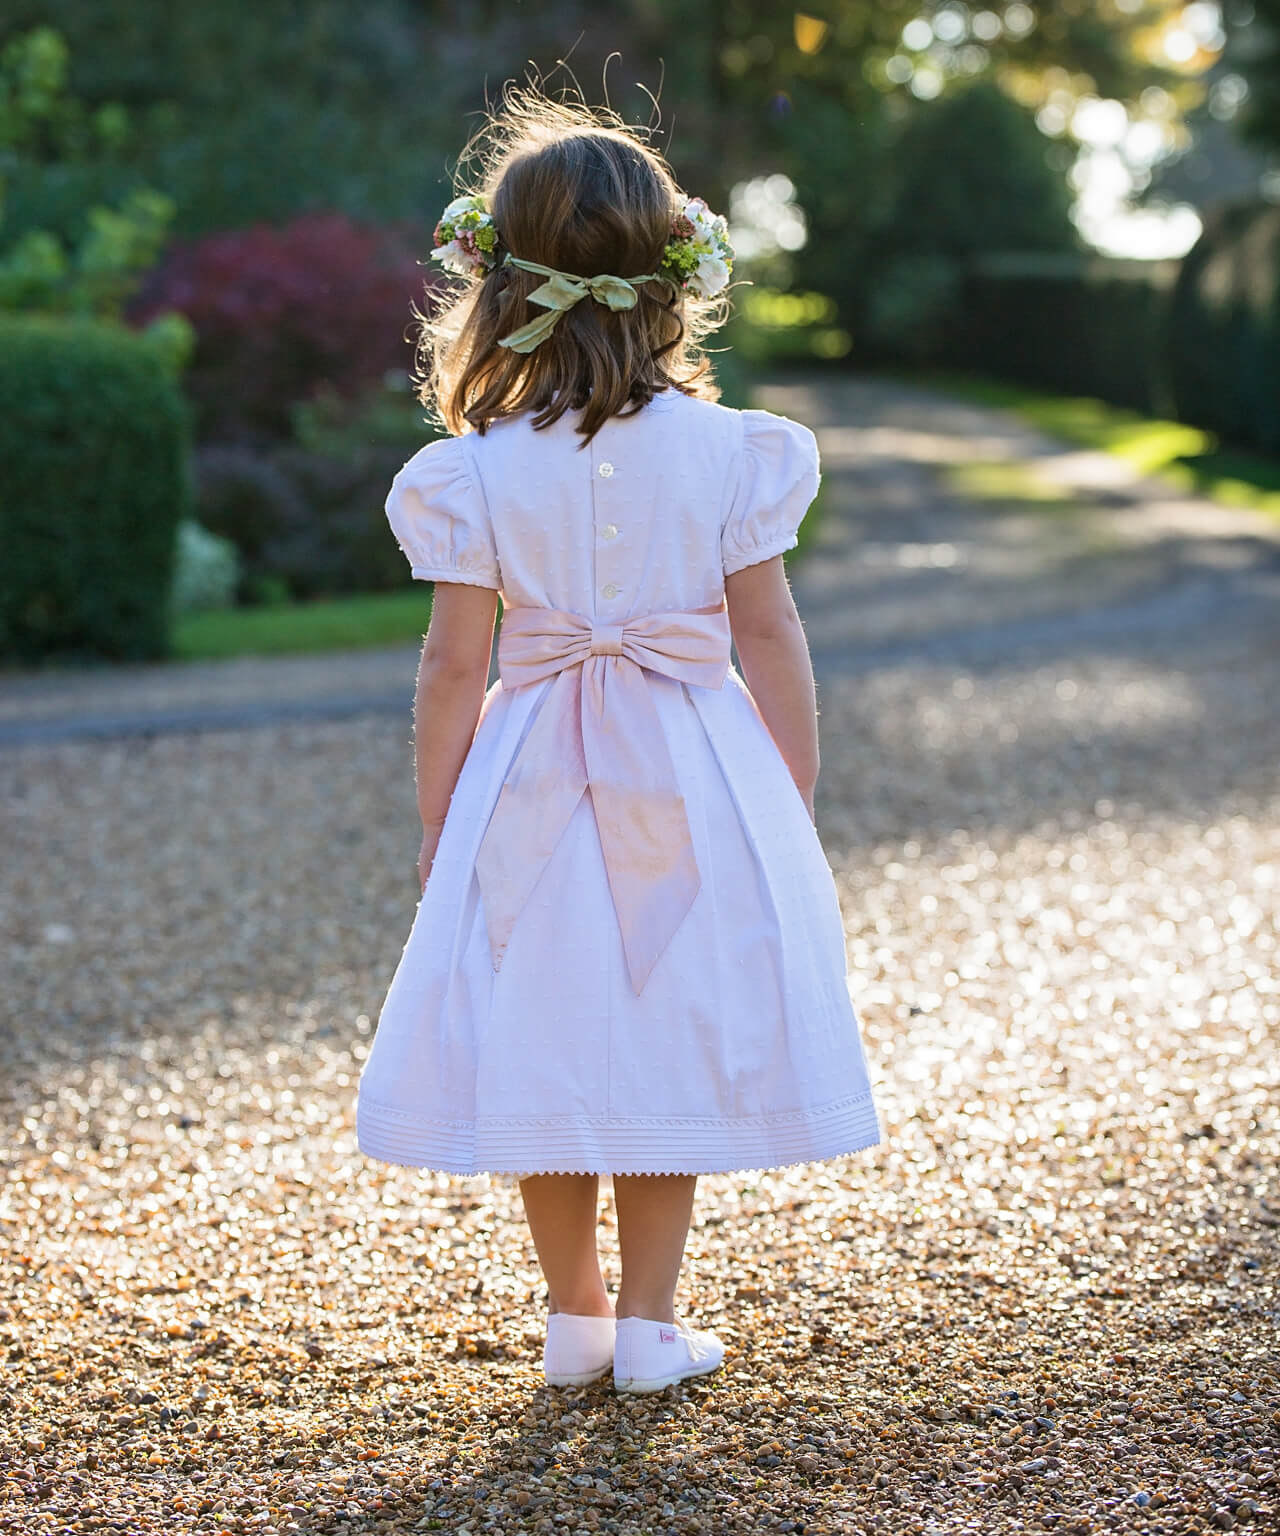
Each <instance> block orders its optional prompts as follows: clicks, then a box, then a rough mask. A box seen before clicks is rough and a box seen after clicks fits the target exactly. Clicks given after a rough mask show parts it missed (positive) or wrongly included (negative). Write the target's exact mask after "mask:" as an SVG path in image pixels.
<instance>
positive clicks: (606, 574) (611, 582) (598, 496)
mask: <svg viewBox="0 0 1280 1536" xmlns="http://www.w3.org/2000/svg"><path fill="white" fill-rule="evenodd" d="M619 479H620V476H619V471H618V467H617V465H616V464H614V463H613V462H612V460H610V459H602V460H601V461H600V463H599V464H597V465H596V488H595V515H596V533H597V540H596V598H597V602H602V603H604V604H605V605H612V604H615V603H617V602H619V600H621V601H623V602H625V601H626V600H627V598H628V587H627V573H626V570H625V569H624V565H625V561H624V558H623V550H622V547H621V544H620V542H619V539H618V535H619V534H620V533H621V531H622V530H621V529H620V527H619V526H618V524H617V522H616V521H615V520H614V504H615V502H616V499H617V496H618V492H617V490H616V489H615V487H616V486H617V485H618V483H619Z"/></svg>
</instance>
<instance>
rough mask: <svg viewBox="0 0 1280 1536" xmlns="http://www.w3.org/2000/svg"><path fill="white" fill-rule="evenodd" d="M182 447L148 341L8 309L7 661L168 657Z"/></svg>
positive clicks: (1, 450)
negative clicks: (19, 313)
mask: <svg viewBox="0 0 1280 1536" xmlns="http://www.w3.org/2000/svg"><path fill="white" fill-rule="evenodd" d="M186 449H187V410H186V407H185V405H184V403H183V401H182V397H181V394H180V392H179V389H178V386H177V383H176V381H175V380H174V379H173V377H172V375H171V373H170V372H169V370H168V369H166V367H165V364H164V362H163V360H162V359H161V358H160V357H159V356H158V355H157V352H156V349H155V347H154V345H153V344H152V343H151V342H149V341H148V340H147V338H146V337H144V336H140V335H138V334H136V333H134V332H132V331H129V330H127V329H126V328H125V327H123V326H118V325H112V324H107V323H103V322H98V321H89V320H72V319H62V318H54V317H48V316H39V317H35V316H18V315H14V316H3V317H0V551H2V554H0V657H3V658H5V659H7V660H16V661H33V660H37V659H39V658H41V657H45V656H53V655H62V656H74V657H82V658H88V657H100V658H107V659H111V660H130V661H137V660H145V659H149V658H152V657H157V656H162V655H164V654H165V652H166V650H167V648H168V639H169V636H168V629H169V589H170V584H171V581H172V577H173V567H174V556H175V547H176V537H177V527H178V523H179V521H180V519H181V518H182V517H183V516H184V515H185V512H186V508H187V500H188V495H189V486H188V475H187V462H186Z"/></svg>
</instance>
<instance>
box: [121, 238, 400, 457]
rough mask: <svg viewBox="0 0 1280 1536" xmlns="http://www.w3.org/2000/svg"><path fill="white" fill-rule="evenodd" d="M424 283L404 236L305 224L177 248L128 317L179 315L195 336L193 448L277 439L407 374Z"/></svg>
mask: <svg viewBox="0 0 1280 1536" xmlns="http://www.w3.org/2000/svg"><path fill="white" fill-rule="evenodd" d="M425 281H426V280H425V278H424V274H423V270H422V268H421V266H420V265H419V264H418V261H417V259H416V257H415V255H414V244H413V241H412V239H411V237H410V235H409V234H408V233H407V232H405V231H395V230H389V229H370V228H365V227H362V226H360V225H357V224H355V223H354V222H352V221H351V220H350V219H348V218H346V217H345V216H343V215H341V214H308V215H304V216H303V217H301V218H298V219H295V220H294V221H293V222H292V223H290V224H288V225H285V226H284V227H283V228H271V227H270V226H267V225H258V226H256V227H254V228H252V229H247V230H234V231H231V232H229V233H227V234H221V235H210V236H208V237H206V238H204V239H202V240H196V241H188V242H182V243H179V244H177V245H175V247H174V248H173V249H172V250H171V251H170V252H169V254H168V256H167V257H166V259H165V261H164V262H163V263H162V265H161V266H160V268H159V269H158V270H157V271H156V272H155V273H154V274H153V275H152V277H151V279H150V280H149V282H148V284H147V286H146V288H145V290H144V292H143V294H142V295H141V296H140V299H139V301H138V302H137V304H136V305H135V306H134V307H133V310H132V314H133V316H134V318H136V319H138V320H145V319H147V318H149V317H150V316H152V315H154V314H156V313H160V312H163V311H166V310H176V311H178V312H179V313H181V314H183V315H185V316H186V318H187V319H188V320H189V321H190V323H191V324H192V326H193V327H194V328H195V334H196V347H195V355H194V357H193V360H192V364H191V368H190V370H189V373H188V376H187V388H188V392H189V393H190V395H191V397H192V399H193V400H194V401H195V403H196V406H197V408H198V413H199V429H200V434H201V437H202V438H205V439H210V438H237V437H245V436H253V435H265V436H268V437H273V438H282V437H287V436H288V434H289V430H290V424H291V413H292V411H293V409H294V407H295V406H296V405H297V404H298V403H299V402H300V401H305V400H309V399H311V398H313V397H314V396H315V395H317V394H319V393H323V392H326V391H327V392H330V393H335V394H338V395H340V396H343V397H351V396H354V395H356V394H358V393H359V392H360V391H362V390H364V389H367V388H368V387H369V386H370V385H371V384H373V383H376V382H377V381H379V380H381V379H382V378H383V376H384V375H385V374H386V373H387V372H388V371H391V370H396V369H399V370H406V369H407V368H408V366H409V365H410V363H411V361H412V351H411V349H410V346H409V344H408V342H407V340H406V337H407V335H408V333H409V328H410V326H411V323H412V318H413V316H412V306H413V304H414V303H415V301H416V302H419V303H420V302H421V301H422V299H423V295H424V292H425V287H424V285H425Z"/></svg>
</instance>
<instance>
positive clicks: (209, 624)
mask: <svg viewBox="0 0 1280 1536" xmlns="http://www.w3.org/2000/svg"><path fill="white" fill-rule="evenodd" d="M822 494H823V493H822V492H821V491H819V492H818V496H817V498H816V500H815V501H814V503H813V506H812V507H811V508H810V509H809V513H808V516H807V517H806V518H805V520H804V522H803V523H801V525H800V542H799V544H798V545H797V546H796V548H795V549H793V550H788V552H787V562H788V564H790V562H791V561H792V560H793V559H794V558H795V557H797V556H799V555H801V554H802V553H803V552H804V550H805V549H806V548H807V547H808V546H809V544H810V543H811V542H812V541H813V539H814V537H815V536H816V533H817V528H818V522H819V519H820V517H821V514H822ZM430 617H431V587H430V584H429V583H425V582H415V584H414V587H413V589H412V590H411V591H407V592H378V593H373V594H371V595H370V596H367V597H336V598H328V599H320V600H318V601H316V602H311V603H278V604H272V605H270V606H268V607H262V608H220V609H216V610H213V611H210V612H205V613H193V614H188V615H187V616H186V617H185V618H182V619H179V620H178V623H177V626H176V628H175V631H174V640H173V654H174V656H175V657H176V658H177V659H178V660H179V661H225V660H227V659H228V658H230V657H233V656H289V655H315V654H318V653H320V652H323V651H355V650H369V649H372V648H373V647H375V646H380V645H401V644H404V645H408V644H410V643H411V642H413V641H416V640H420V639H421V638H422V636H423V635H424V634H425V633H426V628H427V621H428V619H429V618H430Z"/></svg>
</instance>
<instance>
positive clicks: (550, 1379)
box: [543, 1361, 613, 1387]
mask: <svg viewBox="0 0 1280 1536" xmlns="http://www.w3.org/2000/svg"><path fill="white" fill-rule="evenodd" d="M612 1369H613V1362H612V1361H610V1362H609V1364H608V1365H602V1366H601V1367H600V1369H599V1370H598V1371H582V1372H579V1374H578V1375H576V1376H546V1373H545V1372H544V1373H543V1374H544V1376H546V1382H547V1385H548V1386H549V1387H585V1386H587V1385H588V1384H589V1383H590V1382H593V1381H599V1380H600V1378H601V1377H602V1376H607V1375H608V1374H609V1372H610V1371H611V1370H612Z"/></svg>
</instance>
